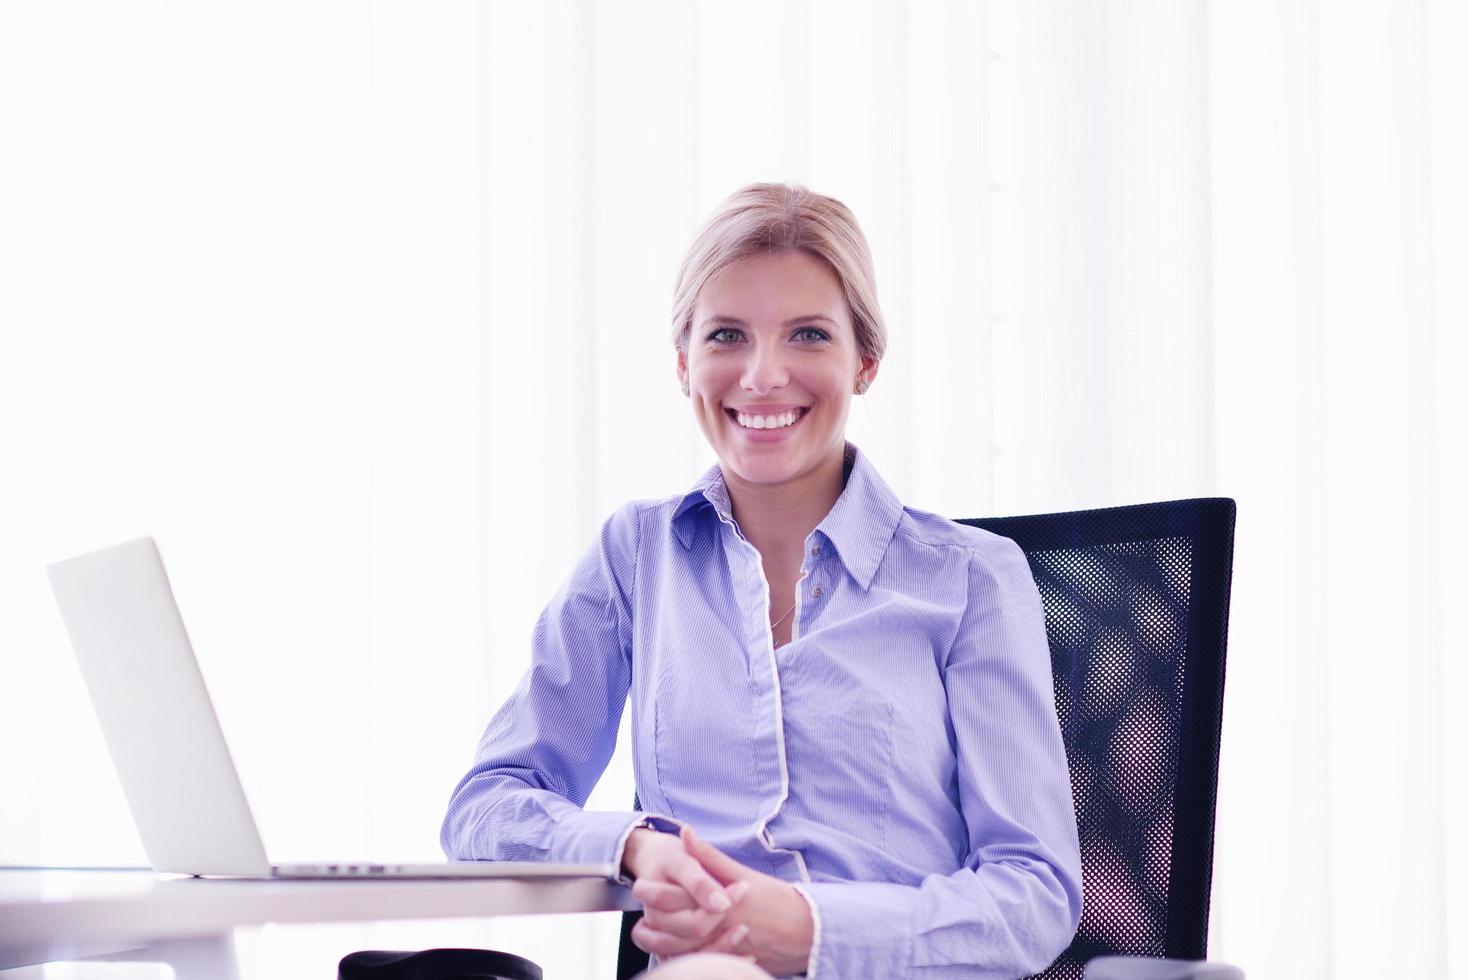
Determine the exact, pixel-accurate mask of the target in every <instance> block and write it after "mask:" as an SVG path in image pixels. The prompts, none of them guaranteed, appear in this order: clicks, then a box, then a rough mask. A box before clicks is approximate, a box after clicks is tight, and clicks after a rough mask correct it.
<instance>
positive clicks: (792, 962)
mask: <svg viewBox="0 0 1468 980" xmlns="http://www.w3.org/2000/svg"><path fill="white" fill-rule="evenodd" d="M622 864H623V866H624V868H625V869H626V870H627V871H628V872H629V873H630V874H631V875H632V877H633V878H635V879H636V880H635V882H634V883H633V885H632V895H633V896H634V897H635V898H637V899H638V900H639V901H640V902H642V905H643V910H644V911H643V916H642V920H641V921H639V922H638V923H637V925H636V926H634V927H633V929H632V941H633V942H634V943H636V944H637V945H638V947H639V948H641V949H643V950H645V951H647V952H649V953H655V954H657V955H658V956H660V957H662V958H663V959H671V958H673V957H675V956H682V955H684V954H685V953H705V952H711V953H732V954H734V955H736V956H746V957H752V958H753V959H754V961H755V963H757V964H758V965H759V966H760V968H762V969H763V970H765V971H766V972H768V973H772V974H774V975H775V976H787V975H789V974H795V973H804V972H805V970H806V964H807V962H808V961H809V959H810V947H811V941H812V937H813V932H814V928H815V925H814V922H813V920H812V918H811V912H810V906H809V905H808V904H807V903H806V900H805V898H804V897H802V896H801V894H800V893H799V892H797V891H796V890H795V889H794V888H793V887H792V886H790V885H789V884H787V883H785V882H783V881H781V880H780V879H779V878H775V877H772V876H770V875H767V874H761V873H760V872H758V871H755V870H754V869H752V868H747V867H745V866H744V865H742V864H740V863H739V862H738V861H735V860H734V859H733V858H730V857H729V856H728V855H726V854H724V853H723V852H722V851H720V850H719V849H718V848H716V847H714V846H713V845H711V844H709V843H708V842H706V841H704V840H703V839H702V838H700V837H699V836H698V835H697V834H695V833H694V831H693V828H692V827H689V826H686V825H685V826H684V827H683V831H682V833H681V834H679V835H678V836H676V837H675V836H673V835H672V834H664V833H659V832H657V831H654V830H648V829H645V828H638V829H637V830H634V831H632V834H631V836H630V837H628V838H627V846H626V847H625V848H624V850H623V852H622Z"/></svg>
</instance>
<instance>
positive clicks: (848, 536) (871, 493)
mask: <svg viewBox="0 0 1468 980" xmlns="http://www.w3.org/2000/svg"><path fill="white" fill-rule="evenodd" d="M845 452H846V456H845V458H846V461H847V462H848V463H849V464H850V465H851V475H850V476H848V477H847V478H846V486H845V488H844V489H843V490H842V491H841V496H840V497H837V498H836V505H835V506H834V507H832V508H831V512H830V513H829V514H827V515H826V517H825V519H824V520H822V521H821V523H820V524H818V525H816V530H817V531H820V532H821V533H822V534H824V535H825V536H826V538H827V539H828V540H830V542H831V544H832V546H833V547H835V549H836V553H837V554H838V555H840V556H841V561H842V563H843V564H844V565H845V566H846V570H847V571H848V572H850V573H851V576H852V578H854V579H856V581H857V583H858V584H860V585H861V587H862V591H866V590H867V589H869V588H871V585H872V579H873V578H874V577H875V576H876V574H877V566H878V565H880V564H881V562H882V558H883V556H884V555H886V553H887V545H888V544H889V543H890V542H891V540H892V535H893V534H894V533H895V532H896V530H897V522H898V521H899V520H900V519H901V517H902V503H901V502H900V501H899V500H898V499H897V495H896V494H895V493H893V492H892V490H891V488H890V487H888V486H887V484H886V482H885V481H883V479H882V478H881V476H879V475H878V474H877V469H876V467H875V466H873V465H872V463H871V461H870V460H869V459H867V457H866V454H865V453H863V452H861V451H860V450H858V449H857V447H856V446H855V445H853V444H852V443H850V442H848V443H846V451H845ZM709 509H713V510H715V511H717V512H718V513H719V514H721V515H723V516H724V517H731V518H732V514H733V510H734V508H733V505H732V504H731V503H730V501H729V488H728V487H727V486H726V485H725V483H724V473H723V471H722V470H721V469H719V467H718V465H717V464H715V465H714V466H712V467H710V468H709V470H708V472H706V473H704V474H703V476H701V477H699V478H698V480H697V481H696V482H695V483H694V484H693V487H692V489H690V490H689V491H688V492H687V493H686V494H684V495H683V498H682V499H681V500H679V501H678V506H677V507H676V508H675V509H674V511H673V519H672V524H673V532H674V533H675V534H677V536H678V540H679V541H680V542H682V544H683V547H684V548H691V547H693V537H694V534H695V533H696V531H697V524H696V522H695V519H694V516H693V515H694V514H697V513H703V512H705V511H707V510H709Z"/></svg>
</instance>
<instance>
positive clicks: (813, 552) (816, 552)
mask: <svg viewBox="0 0 1468 980" xmlns="http://www.w3.org/2000/svg"><path fill="white" fill-rule="evenodd" d="M820 553H821V546H820V545H816V546H815V547H814V548H812V549H810V554H811V557H812V558H814V557H815V556H816V555H819V554H820Z"/></svg>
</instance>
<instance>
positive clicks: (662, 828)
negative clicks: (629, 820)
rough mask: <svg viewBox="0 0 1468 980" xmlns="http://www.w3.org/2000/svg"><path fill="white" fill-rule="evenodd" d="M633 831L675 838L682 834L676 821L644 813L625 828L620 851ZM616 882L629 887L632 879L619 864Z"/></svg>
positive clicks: (681, 829)
mask: <svg viewBox="0 0 1468 980" xmlns="http://www.w3.org/2000/svg"><path fill="white" fill-rule="evenodd" d="M634 830H655V831H657V832H658V833H660V834H672V835H674V836H675V837H676V836H677V835H679V834H680V833H682V832H683V828H682V827H681V826H680V825H679V824H678V822H677V821H675V820H669V819H668V818H667V817H659V816H654V815H653V814H651V813H645V814H643V815H642V819H641V820H639V821H637V823H635V824H633V825H632V826H631V827H628V828H627V836H626V837H624V838H622V844H621V845H620V846H621V848H622V849H625V848H626V847H627V841H628V840H630V839H631V837H632V831H634ZM619 861H620V858H619ZM616 880H617V883H618V884H621V885H628V886H630V885H631V884H632V878H631V877H630V876H628V874H627V872H625V871H623V870H622V868H621V866H620V864H619V866H618V868H617V879H616Z"/></svg>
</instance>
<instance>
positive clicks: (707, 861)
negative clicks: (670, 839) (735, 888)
mask: <svg viewBox="0 0 1468 980" xmlns="http://www.w3.org/2000/svg"><path fill="white" fill-rule="evenodd" d="M678 836H679V837H680V838H682V840H683V849H684V850H685V851H687V852H688V853H689V854H690V855H691V856H692V857H693V858H695V859H696V860H697V861H698V863H699V864H700V865H701V866H703V867H704V868H705V869H707V870H708V873H709V874H711V875H713V876H714V877H715V878H717V879H718V880H719V881H721V882H722V883H724V884H726V885H727V884H730V883H732V882H735V881H738V880H739V879H740V878H743V877H745V876H746V875H748V874H749V869H748V868H746V867H745V866H744V865H742V864H740V863H739V862H738V861H736V860H734V859H733V858H731V857H729V856H728V855H727V854H725V853H724V852H723V851H721V850H719V849H718V848H717V847H715V846H714V845H712V844H710V843H709V842H708V841H706V840H704V839H703V838H702V837H700V836H698V835H697V834H695V833H694V832H693V828H692V827H690V826H688V825H687V824H684V825H683V831H682V833H680V834H679V835H678Z"/></svg>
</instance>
